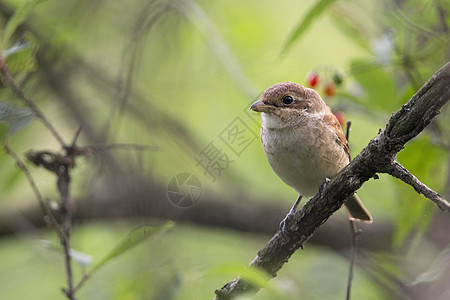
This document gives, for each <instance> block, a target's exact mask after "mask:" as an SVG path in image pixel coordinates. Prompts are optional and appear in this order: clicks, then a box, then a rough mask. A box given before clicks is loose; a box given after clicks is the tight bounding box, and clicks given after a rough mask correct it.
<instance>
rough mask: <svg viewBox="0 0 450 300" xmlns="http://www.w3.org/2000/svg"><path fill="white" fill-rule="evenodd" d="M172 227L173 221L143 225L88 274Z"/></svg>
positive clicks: (133, 231)
mask: <svg viewBox="0 0 450 300" xmlns="http://www.w3.org/2000/svg"><path fill="white" fill-rule="evenodd" d="M173 225H174V222H173V221H168V222H165V223H163V224H161V225H157V226H150V225H145V226H141V227H138V228H135V229H133V230H132V231H131V232H130V233H129V234H128V235H127V236H126V237H125V239H123V240H122V241H121V242H120V243H119V244H118V245H117V246H116V247H115V248H114V249H113V250H112V251H111V252H110V253H108V254H107V255H106V256H105V257H104V258H103V259H102V260H100V261H99V262H98V263H96V264H95V265H94V266H93V267H92V269H91V271H90V273H91V274H92V273H94V272H95V271H97V270H98V269H100V268H101V267H103V266H104V265H105V264H106V263H107V262H108V261H110V260H111V259H113V258H114V257H117V256H119V255H121V254H123V253H125V252H126V251H127V250H129V249H131V248H133V247H134V246H136V245H138V244H139V243H141V242H143V241H145V240H146V239H147V238H149V237H150V236H155V235H157V234H162V233H164V232H165V231H167V230H169V229H170V228H172V227H173Z"/></svg>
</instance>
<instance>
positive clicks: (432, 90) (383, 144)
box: [216, 63, 450, 299]
mask: <svg viewBox="0 0 450 300" xmlns="http://www.w3.org/2000/svg"><path fill="white" fill-rule="evenodd" d="M449 98H450V63H447V64H446V65H445V66H444V67H442V68H441V69H440V70H439V71H437V72H436V74H434V75H433V76H432V77H431V79H430V80H429V81H428V82H427V83H426V84H425V85H424V86H423V87H422V88H421V89H420V90H419V91H418V92H417V93H416V94H415V95H414V96H413V97H412V98H411V99H410V100H409V101H408V102H407V103H406V104H404V105H403V106H402V107H401V109H400V110H399V111H397V112H395V113H394V114H392V116H391V118H390V120H389V123H388V124H387V125H386V129H385V130H384V131H382V132H380V133H379V134H378V136H376V137H375V138H374V139H373V140H371V141H370V142H369V144H368V145H367V146H366V147H365V148H364V149H363V150H362V151H361V152H360V153H359V154H358V156H356V158H355V159H354V160H353V161H352V162H351V163H350V164H349V165H348V166H346V167H345V168H344V169H342V170H341V171H340V172H339V173H338V174H337V175H336V176H334V177H333V178H332V179H331V180H330V181H329V182H328V183H327V186H326V189H322V191H321V192H319V193H318V194H317V195H316V196H314V198H312V199H311V200H310V201H309V202H308V203H306V204H305V206H304V207H303V208H302V209H301V210H299V211H298V212H296V213H295V215H294V216H293V218H292V219H291V222H289V224H287V226H286V227H285V232H284V233H281V232H280V231H278V232H277V233H276V234H275V235H274V236H273V237H272V239H271V240H270V241H269V242H268V243H267V245H266V246H265V247H264V248H263V249H261V250H260V251H259V252H258V255H257V256H256V258H255V259H254V260H253V261H252V262H251V264H250V266H253V267H257V268H260V269H262V270H264V271H266V272H267V273H268V274H270V275H271V276H273V277H275V276H276V274H277V272H278V271H279V270H280V269H281V267H282V266H283V264H284V263H285V262H287V261H288V259H289V257H290V256H291V255H292V254H293V253H294V252H295V251H296V250H297V249H298V248H300V247H302V245H303V243H304V242H306V241H307V240H308V239H309V238H310V237H311V236H312V235H313V234H314V232H315V231H316V230H317V228H318V227H319V226H321V225H322V224H323V223H324V222H325V221H326V220H328V218H329V217H330V216H331V215H332V214H333V213H334V212H335V211H336V210H338V209H339V208H340V207H341V206H342V205H343V204H344V202H345V199H346V198H347V197H348V196H349V195H351V194H352V193H354V192H355V191H356V190H358V189H359V188H360V187H361V186H362V185H363V183H364V182H366V181H367V180H369V179H370V178H372V177H374V176H375V175H376V173H388V172H389V171H390V170H391V166H392V165H393V162H395V156H396V155H397V153H398V152H399V151H400V150H401V149H403V147H404V146H405V144H406V143H407V142H408V141H409V140H411V139H412V138H414V137H415V136H417V135H418V134H419V133H420V132H421V131H422V130H423V129H424V128H425V127H426V126H427V125H428V124H429V123H430V122H431V120H432V119H433V118H434V117H435V116H436V115H437V114H438V113H439V111H440V109H441V107H442V106H443V105H444V104H445V103H447V102H448V100H449ZM439 207H440V208H441V209H445V208H446V206H445V205H439ZM251 289H257V288H255V287H253V286H251V285H250V284H249V283H248V282H246V281H245V280H243V279H241V278H239V277H238V278H236V279H235V280H233V281H232V282H229V283H227V284H226V285H225V286H224V287H222V288H221V289H220V290H217V291H216V295H217V297H216V299H231V298H232V297H234V296H236V295H238V294H240V293H241V292H243V291H248V290H251Z"/></svg>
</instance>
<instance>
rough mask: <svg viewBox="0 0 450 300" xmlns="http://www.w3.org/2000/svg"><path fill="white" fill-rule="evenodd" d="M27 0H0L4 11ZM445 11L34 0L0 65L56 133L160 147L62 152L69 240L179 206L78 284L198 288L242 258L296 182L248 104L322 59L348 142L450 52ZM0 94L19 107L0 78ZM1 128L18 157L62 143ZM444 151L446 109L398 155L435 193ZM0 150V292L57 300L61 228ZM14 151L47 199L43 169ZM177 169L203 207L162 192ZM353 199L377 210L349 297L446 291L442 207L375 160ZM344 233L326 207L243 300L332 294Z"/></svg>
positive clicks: (304, 78)
mask: <svg viewBox="0 0 450 300" xmlns="http://www.w3.org/2000/svg"><path fill="white" fill-rule="evenodd" d="M24 2H25V1H1V2H0V26H3V28H4V27H5V26H6V24H7V22H8V19H10V17H11V15H12V14H13V12H14V11H15V10H16V9H17V7H20V5H22V4H23V3H24ZM449 11H450V3H449V1H444V0H436V1H418V0H404V1H387V0H386V1H364V3H361V1H355V0H340V1H312V0H307V1H292V0H284V1H277V2H274V1H267V0H264V1H245V2H242V1H235V0H227V1H206V0H196V1H191V0H160V1H142V0H132V1H126V2H125V1H112V0H102V1H100V0H98V1H88V0H66V1H51V0H50V1H44V2H43V3H40V4H38V5H37V6H36V7H35V8H33V10H32V11H31V13H30V14H29V15H28V16H27V18H26V19H25V20H24V22H23V23H22V24H21V26H19V27H18V28H17V30H16V31H15V33H14V35H13V37H12V39H11V41H12V42H10V43H9V44H8V45H2V47H3V49H2V50H6V49H8V48H9V47H12V46H13V45H14V42H15V41H20V40H21V39H23V38H24V36H25V37H26V36H31V37H32V41H33V43H34V44H33V45H34V46H35V48H36V49H37V45H39V48H38V50H37V52H36V53H32V54H33V55H35V56H33V58H34V59H35V61H34V62H33V64H32V67H30V68H23V67H22V66H19V67H17V71H15V69H12V71H14V72H13V75H14V77H15V79H16V81H17V82H18V83H19V84H20V85H21V87H22V88H23V90H24V92H25V93H26V94H27V95H28V96H29V97H30V98H31V99H32V100H33V101H34V102H35V103H36V104H37V105H38V107H39V108H40V109H41V110H42V111H43V112H44V114H45V116H46V117H47V118H48V119H49V120H50V121H51V122H52V123H53V124H54V126H55V127H56V128H57V129H58V131H59V132H60V133H61V134H62V136H63V139H64V140H65V141H66V143H70V142H71V141H72V139H73V137H74V135H75V132H76V131H77V129H78V128H79V127H80V126H82V131H81V135H80V137H79V139H78V143H79V144H80V145H90V144H105V143H106V144H112V143H128V144H140V145H152V146H157V147H158V150H156V151H140V150H136V149H134V150H133V149H131V150H130V149H128V150H111V151H99V152H97V153H93V154H92V155H89V156H87V157H82V158H79V159H78V160H77V163H76V166H75V167H74V168H73V169H72V171H71V172H72V173H71V175H72V184H71V190H72V195H73V201H74V203H75V213H74V225H73V232H72V248H73V249H75V250H77V251H81V252H83V253H86V254H88V255H91V256H92V257H93V259H94V262H95V261H99V260H100V259H101V258H102V257H104V256H105V254H106V253H108V252H109V251H110V250H111V249H113V248H114V247H115V245H116V244H117V243H119V242H120V241H121V240H122V239H123V238H124V237H125V236H126V235H127V233H128V232H130V231H131V230H132V229H133V228H136V227H137V226H140V225H143V224H159V223H160V222H162V221H163V220H167V219H170V220H175V226H174V228H172V229H171V230H170V231H167V232H165V233H163V234H161V235H159V236H155V237H150V238H149V239H148V240H145V241H144V242H142V243H140V244H139V245H137V246H136V247H132V248H131V247H130V249H129V250H128V251H126V252H125V253H124V254H123V255H121V256H120V257H117V258H115V259H114V260H111V261H109V262H108V264H106V265H105V266H104V267H103V268H102V269H101V270H99V271H98V272H96V273H94V276H93V277H92V278H91V279H89V280H88V281H87V282H86V284H85V285H84V286H83V287H82V288H81V289H80V290H79V292H78V293H77V298H79V299H212V298H213V297H214V290H215V289H218V288H220V287H221V286H222V285H224V284H225V283H226V282H228V281H230V280H232V279H233V278H235V277H236V276H238V275H239V274H240V272H242V270H243V268H244V267H245V266H246V265H247V264H248V263H249V262H250V261H251V260H252V259H253V258H254V257H255V256H256V253H257V251H258V250H259V249H261V248H262V247H263V246H264V245H265V243H266V242H267V241H268V240H269V238H270V237H271V236H272V235H273V234H274V233H275V232H276V230H277V229H278V224H279V222H280V220H282V218H283V217H284V214H285V213H286V212H287V211H288V210H289V208H290V206H291V204H292V203H293V202H294V201H295V199H296V197H297V194H296V192H295V191H294V190H293V189H291V188H290V187H288V186H286V185H285V184H284V183H283V182H282V181H281V180H280V179H279V178H278V177H277V176H276V175H275V173H273V171H272V170H271V168H270V166H269V164H268V163H267V161H266V158H265V156H264V153H263V151H262V148H261V145H260V142H259V115H258V114H257V113H254V112H251V111H250V110H249V107H250V105H251V103H253V101H255V100H257V99H258V97H259V95H260V94H261V93H262V92H263V91H264V90H265V89H266V88H267V87H268V86H270V85H272V84H274V83H277V82H282V81H295V82H298V83H300V84H304V85H308V81H309V79H310V78H311V75H312V74H319V78H320V84H319V86H317V87H316V88H317V90H318V92H319V93H320V94H321V95H322V97H323V98H324V100H325V101H326V102H327V104H328V105H329V106H330V107H331V108H332V109H333V110H334V111H339V112H340V113H342V114H344V116H345V119H346V120H351V121H352V126H351V134H350V145H351V152H352V156H355V155H356V154H357V153H359V151H360V150H361V149H362V148H363V147H364V146H366V145H367V143H368V142H369V141H370V139H372V138H373V137H375V136H376V135H377V133H378V130H379V129H382V128H384V126H385V124H386V122H387V121H388V119H389V116H390V113H391V112H393V111H396V110H397V109H399V108H400V106H401V104H403V103H405V102H406V101H407V100H408V99H409V98H410V97H411V96H412V95H413V94H414V93H415V91H417V90H418V88H420V86H422V85H423V84H424V83H425V82H426V81H427V80H428V79H429V78H430V77H431V75H432V74H433V73H434V72H436V71H437V70H438V69H439V67H441V66H442V65H444V64H445V63H446V62H447V61H448V60H449V56H450V47H449V45H450V43H449V42H450V37H449ZM308 16H309V18H310V19H308ZM308 20H312V22H311V23H308ZM307 25H308V26H307ZM302 26H305V28H303V27H302ZM0 28H1V27H0ZM303 29H305V30H303ZM9 59H10V61H9V63H10V64H11V68H12V64H13V62H14V61H13V60H12V58H9ZM7 63H8V60H7ZM29 65H30V64H28V66H29ZM336 76H338V77H339V78H341V79H342V81H343V82H342V83H341V84H336V91H335V93H333V95H331V96H327V95H326V94H325V93H324V90H323V87H324V84H326V83H327V82H333V83H334V81H333V78H335V77H336ZM0 97H1V98H0V99H1V100H0V101H1V102H2V103H8V104H11V105H14V106H15V107H21V106H23V105H22V103H21V102H20V101H19V99H18V98H17V96H15V95H14V94H13V93H12V92H11V91H10V90H9V89H8V88H7V85H6V84H5V83H3V87H2V89H0ZM242 131H245V132H244V135H240V136H238V135H237V134H238V132H242ZM233 134H235V135H233ZM241 137H242V139H241ZM236 138H239V139H240V141H241V142H237V140H236ZM7 141H8V144H9V147H10V148H11V149H13V150H14V151H15V152H16V153H18V154H19V155H20V157H21V158H22V159H23V160H25V161H26V159H25V158H24V154H25V153H26V152H27V151H30V150H51V151H56V152H58V151H61V149H60V146H59V145H58V143H57V141H55V139H54V138H53V137H52V136H51V134H50V133H49V132H48V130H47V129H46V128H45V127H44V126H43V125H42V123H40V122H39V120H38V119H36V118H35V119H34V120H33V121H32V122H31V123H30V125H28V126H27V127H26V128H24V129H23V130H21V131H20V132H18V133H15V134H14V135H11V136H10V137H9V138H8V140H7ZM449 149H450V116H449V108H448V107H444V110H443V112H442V113H441V115H440V116H438V117H437V118H436V120H435V121H433V123H432V124H431V125H430V126H429V127H428V128H427V130H426V131H425V132H424V133H422V134H421V135H420V136H419V137H417V138H416V139H414V140H413V141H411V142H410V143H409V144H407V146H406V148H405V149H404V150H403V151H401V152H400V154H399V156H398V159H399V161H400V163H402V164H403V165H404V166H405V167H406V168H408V170H410V171H411V172H412V173H413V174H415V175H416V176H417V177H418V178H419V179H420V180H422V181H423V182H424V183H425V184H427V185H428V186H429V187H431V188H432V189H434V190H436V191H437V192H438V193H440V194H441V195H443V196H444V197H446V198H447V199H449V198H450V189H449V186H450V175H449V170H450V160H449V157H448V152H449ZM213 156H214V159H211V158H212V157H213ZM208 158H209V160H208ZM0 164H1V168H0V234H1V236H0V299H64V295H63V293H62V292H61V287H63V286H65V284H66V279H65V273H64V266H63V257H62V255H61V254H60V253H58V252H57V251H50V249H48V248H49V247H45V244H43V243H42V242H39V241H40V240H47V241H51V242H55V243H58V239H57V236H56V234H55V233H54V232H52V231H51V230H50V229H46V228H45V225H44V222H43V220H42V215H43V214H42V212H41V211H40V210H39V207H38V204H37V201H36V200H35V196H34V194H33V192H32V190H31V188H30V186H29V184H28V182H27V180H26V178H25V176H24V174H23V172H22V171H20V170H19V169H18V168H16V166H15V164H16V162H15V161H14V160H13V159H12V158H11V157H10V156H8V155H7V154H6V153H5V151H1V152H0ZM27 166H28V167H29V168H30V170H31V173H32V175H33V177H34V179H35V181H36V183H37V185H38V187H39V189H40V191H41V193H42V194H43V196H44V197H45V198H46V199H48V201H49V203H50V204H51V203H53V204H55V203H56V202H57V201H58V193H57V190H56V185H55V180H56V179H55V177H54V175H53V174H51V173H49V172H48V171H46V170H44V169H42V168H38V167H35V166H33V165H32V164H31V163H30V162H27ZM205 166H206V167H205ZM179 174H189V176H190V175H192V176H194V177H196V178H197V179H198V182H199V184H197V183H195V185H197V186H198V187H199V188H200V190H201V195H200V196H199V198H197V197H196V196H191V197H193V198H194V200H196V201H198V202H197V203H196V204H195V205H193V206H190V207H188V208H180V207H177V206H176V205H174V204H173V203H171V201H170V200H171V199H172V200H173V199H174V198H173V197H176V196H180V195H181V196H183V195H194V194H189V191H190V192H193V191H192V190H188V189H187V188H186V186H182V187H180V190H179V191H178V194H177V193H176V192H177V191H174V187H173V185H171V184H170V182H171V180H173V178H177V179H183V178H186V177H183V176H181V177H180V176H179V177H176V176H177V175H179ZM179 183H180V182H179ZM191 183H192V182H191ZM171 191H172V192H175V193H172V194H171V193H170V192H171ZM174 195H175V196H174ZM195 195H197V194H195ZM358 195H359V196H360V198H361V199H363V201H364V203H365V204H366V206H367V207H368V208H369V210H370V211H371V212H372V215H373V216H374V220H375V222H374V223H373V224H371V225H366V224H361V225H360V227H361V228H362V230H363V233H362V235H361V236H360V244H361V249H360V250H359V256H358V263H357V266H356V274H355V279H354V285H353V293H352V294H353V299H448V298H450V289H449V287H448V284H445V283H446V282H447V283H448V281H449V279H450V273H449V270H450V263H449V261H450V254H449V241H450V233H449V231H448V228H449V226H450V221H449V216H448V214H446V213H443V212H440V211H438V209H437V208H436V206H435V205H433V204H432V203H431V202H430V201H429V200H427V199H425V198H424V197H422V196H419V195H417V194H416V193H415V192H414V191H413V189H412V188H411V187H409V186H406V185H405V184H403V183H402V182H399V181H398V180H395V179H393V178H391V177H390V176H387V175H383V174H381V175H380V179H379V180H370V181H369V182H367V183H366V184H364V186H363V188H362V189H361V190H360V191H358ZM347 228H348V224H347V222H346V214H345V213H344V212H343V211H340V212H338V213H337V214H336V215H335V216H333V217H332V218H331V219H330V220H329V222H327V224H325V225H324V226H323V227H322V228H321V229H320V230H319V231H318V232H317V234H316V235H315V236H314V237H313V238H312V239H311V240H310V242H308V243H307V244H306V245H305V249H304V250H302V251H299V252H298V253H296V254H295V255H294V256H293V257H292V258H291V259H290V260H289V262H288V263H287V264H286V265H285V267H284V268H283V269H282V270H281V271H280V272H279V276H278V277H277V278H276V279H274V280H273V281H270V282H269V283H267V284H268V285H270V287H269V288H266V289H263V290H262V291H261V292H259V293H258V294H256V295H245V296H242V299H343V298H344V296H345V291H346V277H347V269H348V252H349V245H350V240H349V233H348V232H347V231H348V229H347ZM74 269H75V282H78V281H79V279H80V278H81V276H82V273H83V272H84V271H83V267H80V266H78V264H77V262H74ZM88 270H89V266H88Z"/></svg>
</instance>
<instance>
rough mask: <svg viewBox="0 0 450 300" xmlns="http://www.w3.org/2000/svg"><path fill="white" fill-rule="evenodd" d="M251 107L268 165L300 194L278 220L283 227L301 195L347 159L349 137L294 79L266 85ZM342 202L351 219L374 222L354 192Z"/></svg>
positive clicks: (316, 187) (309, 193) (315, 188)
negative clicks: (258, 115) (257, 115)
mask: <svg viewBox="0 0 450 300" xmlns="http://www.w3.org/2000/svg"><path fill="white" fill-rule="evenodd" d="M250 109H251V110H253V111H256V112H260V113H261V132H260V134H261V144H262V148H263V150H264V153H265V155H266V158H267V160H268V162H269V164H270V166H271V167H272V169H273V171H274V172H275V173H276V174H277V175H278V177H280V179H281V180H282V181H283V182H284V183H286V184H287V185H289V186H291V187H292V188H294V189H295V190H296V191H297V193H298V194H299V196H298V198H297V201H295V203H294V205H293V206H292V209H291V210H290V211H289V213H288V215H287V216H286V218H285V219H284V220H283V221H282V222H281V224H280V225H281V226H283V227H284V226H285V222H286V220H288V217H290V216H292V215H293V214H294V213H295V210H296V208H297V206H298V204H299V203H300V201H301V199H302V197H311V196H314V195H315V194H316V193H317V192H318V191H319V187H321V186H322V184H325V187H326V182H327V181H328V180H329V178H331V177H332V176H333V175H335V174H337V173H338V172H339V171H340V170H341V169H342V168H343V167H345V166H346V165H348V164H349V163H350V161H351V157H350V148H349V145H348V141H347V139H346V137H345V135H344V133H343V131H342V127H341V125H340V123H339V121H338V120H337V118H336V116H335V115H334V114H333V113H332V111H331V109H330V107H328V106H327V104H326V103H325V102H324V101H323V100H322V98H321V97H320V95H319V94H318V93H317V92H316V91H315V90H313V89H310V88H307V87H304V86H302V85H300V84H297V83H295V82H282V83H277V84H274V85H272V86H270V87H269V88H267V89H266V90H265V91H264V92H263V94H262V96H261V99H260V100H258V101H256V102H255V103H253V104H252V106H251V107H250ZM345 207H346V208H347V212H348V217H349V219H350V220H359V221H363V222H367V223H372V221H373V219H372V216H371V214H370V212H369V210H368V209H367V208H366V207H365V206H364V204H363V203H362V202H361V200H360V199H359V197H358V196H357V195H356V194H352V195H351V196H349V197H348V198H347V199H346V201H345Z"/></svg>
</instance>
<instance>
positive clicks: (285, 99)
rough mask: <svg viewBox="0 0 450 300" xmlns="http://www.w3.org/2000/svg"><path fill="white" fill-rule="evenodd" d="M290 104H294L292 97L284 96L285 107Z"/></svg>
mask: <svg viewBox="0 0 450 300" xmlns="http://www.w3.org/2000/svg"><path fill="white" fill-rule="evenodd" d="M292 102H294V98H292V96H284V97H283V103H284V104H285V105H290V104H292Z"/></svg>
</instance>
